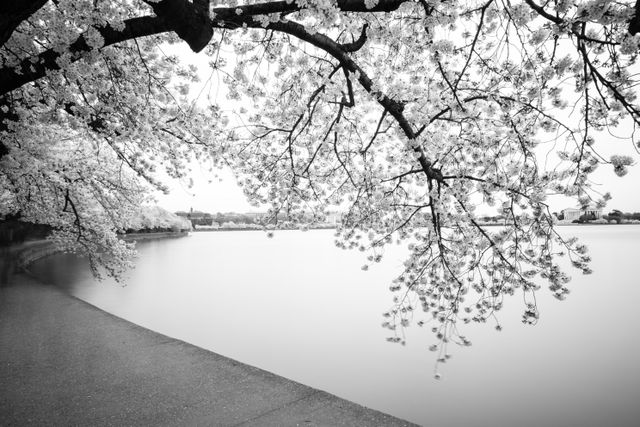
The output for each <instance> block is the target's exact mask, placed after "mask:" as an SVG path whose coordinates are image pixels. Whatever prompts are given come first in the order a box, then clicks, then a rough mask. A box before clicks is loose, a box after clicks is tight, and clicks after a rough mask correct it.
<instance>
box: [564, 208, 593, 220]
mask: <svg viewBox="0 0 640 427" xmlns="http://www.w3.org/2000/svg"><path fill="white" fill-rule="evenodd" d="M583 215H586V216H589V217H591V218H593V219H600V218H602V209H599V208H596V207H593V206H589V207H588V208H587V209H575V208H567V209H563V210H562V217H563V218H564V220H565V221H573V220H576V219H580V217H581V216H583Z"/></svg>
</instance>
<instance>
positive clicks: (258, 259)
mask: <svg viewBox="0 0 640 427" xmlns="http://www.w3.org/2000/svg"><path fill="white" fill-rule="evenodd" d="M560 231H561V233H562V234H564V235H565V236H570V235H575V236H577V237H579V238H580V239H581V240H582V241H583V242H584V243H586V244H588V245H589V248H590V253H591V255H592V257H593V263H592V268H593V270H594V273H593V274H592V275H589V276H583V275H582V274H580V273H579V272H577V271H575V270H574V271H571V272H570V273H571V275H572V277H573V281H572V282H571V283H570V289H571V294H570V295H569V297H568V298H567V300H565V301H557V300H555V299H554V298H553V297H551V296H550V295H549V293H548V292H547V290H546V288H543V290H541V291H540V292H539V294H538V305H539V309H540V314H541V318H540V321H539V323H538V325H537V326H533V327H532V326H525V325H523V324H522V323H521V322H520V319H521V315H522V298H521V296H514V297H511V298H508V299H507V301H506V302H505V308H504V309H503V310H502V311H501V314H500V315H499V319H500V321H501V324H502V326H503V330H502V331H501V332H498V331H496V330H495V329H494V328H493V325H491V324H484V325H467V327H466V328H465V329H464V330H463V331H464V334H465V335H466V336H467V337H468V338H469V339H471V340H472V342H473V345H472V346H471V347H465V348H462V347H456V346H452V347H450V352H451V353H452V354H453V357H452V359H451V360H450V361H448V362H447V363H446V364H443V365H441V366H440V367H439V368H438V370H439V372H440V373H441V375H442V379H440V380H435V379H434V378H433V375H434V360H435V359H434V353H431V352H429V351H428V349H427V348H428V346H429V345H430V344H432V343H433V338H432V336H431V333H430V331H429V330H428V328H418V327H417V326H414V327H411V328H409V330H408V331H407V345H406V346H404V347H403V346H401V345H398V344H392V343H388V342H387V341H386V340H385V338H386V337H387V336H388V335H389V334H388V331H386V330H384V329H383V328H381V327H380V324H381V323H382V321H383V318H382V316H381V314H382V313H383V312H384V311H385V310H387V309H388V308H389V307H390V306H391V294H390V292H389V291H388V289H387V287H388V285H389V283H390V281H391V279H392V278H393V277H395V276H396V275H397V273H398V272H399V271H400V266H401V259H402V255H403V253H404V251H403V249H402V248H400V247H394V248H393V249H391V250H389V251H387V255H386V258H385V259H384V261H383V262H382V263H380V264H376V265H373V266H372V267H371V268H370V269H369V271H362V270H361V269H360V267H361V266H362V265H363V264H364V262H365V255H364V254H363V253H360V252H353V251H343V250H340V249H337V248H335V246H334V244H333V240H334V239H333V232H332V231H330V230H319V231H309V232H306V233H303V232H298V231H279V232H276V234H275V237H274V238H272V239H269V238H267V237H266V236H265V234H264V233H263V232H253V231H239V232H211V233H204V232H203V233H193V234H192V236H190V237H187V238H181V239H169V240H156V241H148V242H144V243H140V244H139V245H138V249H139V253H140V255H139V259H138V261H137V267H136V269H135V270H134V271H132V272H131V273H130V274H129V277H128V279H127V281H126V286H123V285H122V284H118V283H115V282H112V281H105V282H101V283H98V282H96V281H95V280H94V279H93V278H92V277H91V273H90V272H89V269H88V267H87V265H86V263H85V262H84V261H81V260H77V259H74V258H73V257H71V256H68V255H67V256H64V255H61V256H55V257H51V258H48V259H45V260H41V261H39V262H38V263H36V265H34V266H33V268H32V271H33V272H34V273H35V274H36V275H38V276H39V277H41V278H44V279H45V280H47V281H49V282H53V283H56V284H57V285H58V286H61V287H63V288H64V289H66V290H68V292H69V293H71V294H73V295H75V296H77V297H78V298H81V299H83V300H85V301H87V302H89V303H91V304H93V305H96V306H98V307H100V308H102V309H104V310H106V311H108V312H110V313H113V314H115V315H117V316H120V317H122V318H124V319H127V320H129V321H131V322H134V323H136V324H139V325H142V326H145V327H147V328H149V329H152V330H154V331H158V332H160V333H163V334H166V335H169V336H171V337H175V338H179V339H181V340H184V341H187V342H190V343H193V344H195V345H197V346H200V347H204V348H207V349H210V350H212V351H214V352H217V353H219V354H222V355H225V356H228V357H231V358H234V359H237V360H239V361H242V362H244V363H247V364H250V365H254V366H257V367H260V368H262V369H265V370H267V371H271V372H274V373H276V374H279V375H281V376H284V377H287V378H291V379H293V380H296V381H299V382H301V383H304V384H307V385H310V386H313V387H316V388H319V389H322V390H325V391H328V392H330V393H333V394H336V395H338V396H340V397H343V398H346V399H349V400H352V401H355V402H358V403H360V404H362V405H365V406H368V407H371V408H374V409H378V410H380V411H383V412H387V413H390V414H393V415H395V416H398V417H401V418H404V419H406V420H410V421H413V422H416V423H418V424H422V425H427V426H505V427H506V426H532V427H533V426H536V427H541V426H554V427H560V426H594V427H595V426H603V425H607V426H610V427H614V426H629V427H631V426H638V425H640V279H639V278H638V273H639V272H640V226H635V225H620V226H569V227H562V228H560Z"/></svg>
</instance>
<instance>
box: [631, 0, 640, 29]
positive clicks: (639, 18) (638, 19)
mask: <svg viewBox="0 0 640 427" xmlns="http://www.w3.org/2000/svg"><path fill="white" fill-rule="evenodd" d="M634 10H635V12H634V14H633V17H632V18H631V20H630V21H629V34H631V35H636V34H638V33H640V0H638V1H636V5H635V7H634Z"/></svg>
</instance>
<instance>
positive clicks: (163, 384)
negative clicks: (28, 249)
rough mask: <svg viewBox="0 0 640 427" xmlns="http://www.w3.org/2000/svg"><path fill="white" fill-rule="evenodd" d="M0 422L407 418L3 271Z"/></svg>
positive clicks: (279, 422) (391, 421)
mask: <svg viewBox="0 0 640 427" xmlns="http://www.w3.org/2000/svg"><path fill="white" fill-rule="evenodd" d="M0 425H2V426H9V425H81V426H89V425H91V426H94V425H114V426H123V425H152V426H156V425H199V426H200V425H202V426H210V425H215V426H234V425H243V426H244V425H246V426H295V425H301V426H319V425H322V426H405V425H411V424H410V423H407V422H405V421H402V420H399V419H397V418H393V417H391V416H389V415H385V414H383V413H380V412H377V411H374V410H371V409H367V408H365V407H362V406H360V405H357V404H355V403H352V402H349V401H346V400H343V399H340V398H338V397H336V396H333V395H330V394H328V393H325V392H322V391H319V390H315V389H313V388H310V387H307V386H304V385H302V384H299V383H296V382H293V381H290V380H287V379H285V378H282V377H279V376H277V375H274V374H271V373H269V372H266V371H263V370H260V369H257V368H254V367H251V366H247V365H244V364H242V363H239V362H236V361H234V360H231V359H228V358H226V357H223V356H220V355H217V354H215V353H212V352H209V351H207V350H203V349H201V348H198V347H195V346H192V345H190V344H187V343H184V342H182V341H179V340H176V339H173V338H169V337H166V336H164V335H160V334H157V333H155V332H152V331H149V330H148V329H144V328H142V327H139V326H136V325H133V324H131V323H129V322H127V321H125V320H122V319H119V318H117V317H115V316H112V315H110V314H108V313H105V312H103V311H101V310H99V309H97V308H95V307H93V306H91V305H89V304H87V303H85V302H83V301H80V300H78V299H76V298H74V297H71V296H69V295H67V294H65V293H63V292H62V291H60V290H59V289H57V288H55V287H54V286H49V285H44V284H41V283H39V282H37V281H36V280H35V279H32V278H30V277H28V276H26V275H12V276H11V277H10V278H9V281H8V283H7V284H5V286H3V287H0Z"/></svg>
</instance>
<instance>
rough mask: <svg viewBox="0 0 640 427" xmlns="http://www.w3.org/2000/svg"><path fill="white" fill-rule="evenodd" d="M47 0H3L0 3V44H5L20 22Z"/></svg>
mask: <svg viewBox="0 0 640 427" xmlns="http://www.w3.org/2000/svg"><path fill="white" fill-rule="evenodd" d="M47 1H48V0H22V1H17V0H13V1H12V0H4V1H3V2H2V3H0V46H2V45H3V44H5V43H6V42H7V40H9V38H10V37H11V34H13V31H14V30H15V29H16V28H18V25H20V23H21V22H23V21H24V20H26V19H28V18H29V17H30V16H31V15H33V14H34V13H35V12H36V11H37V10H38V9H40V8H41V7H42V6H44V5H45V3H46V2H47Z"/></svg>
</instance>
